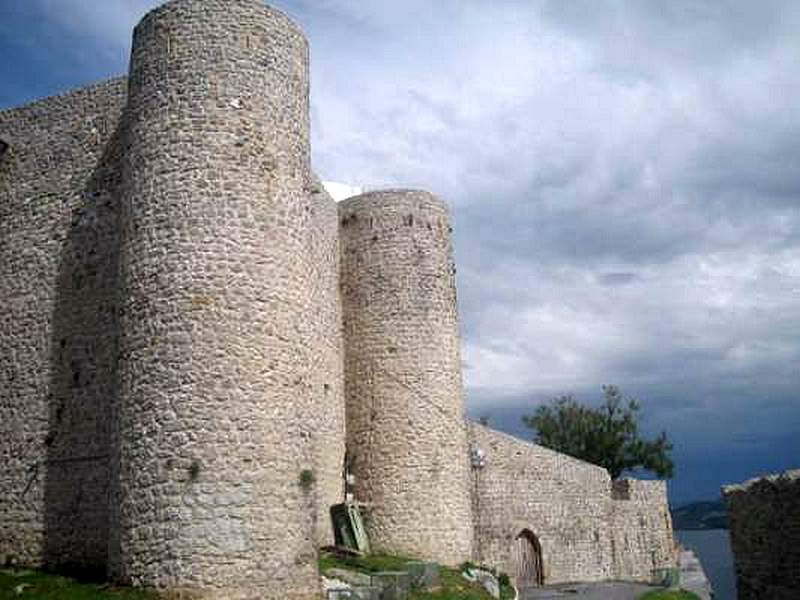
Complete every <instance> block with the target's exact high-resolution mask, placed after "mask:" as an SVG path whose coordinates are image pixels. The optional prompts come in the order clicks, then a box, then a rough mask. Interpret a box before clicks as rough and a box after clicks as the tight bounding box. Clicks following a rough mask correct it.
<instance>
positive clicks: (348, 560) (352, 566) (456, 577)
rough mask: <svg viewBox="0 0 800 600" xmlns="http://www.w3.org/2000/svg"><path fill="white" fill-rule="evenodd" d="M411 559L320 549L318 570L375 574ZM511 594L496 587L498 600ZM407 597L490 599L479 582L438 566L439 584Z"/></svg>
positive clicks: (505, 599)
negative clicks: (353, 554)
mask: <svg viewBox="0 0 800 600" xmlns="http://www.w3.org/2000/svg"><path fill="white" fill-rule="evenodd" d="M413 560H415V559H413V558H407V557H402V556H386V555H380V554H370V555H366V556H334V555H333V554H330V553H328V552H320V558H319V570H320V573H323V574H324V573H325V572H326V571H327V570H328V569H348V570H350V571H358V572H360V573H367V574H369V573H377V572H380V571H403V570H405V569H406V563H408V562H410V561H413ZM513 597H514V591H513V589H512V588H511V587H510V586H506V587H503V588H502V589H501V590H500V598H501V600H509V599H511V598H513ZM408 598H409V600H494V598H492V596H490V595H489V593H488V592H487V591H486V590H484V589H483V587H481V586H480V585H478V584H476V583H472V582H470V581H467V580H466V579H464V577H462V576H461V572H460V571H459V570H457V569H449V568H447V567H441V566H440V567H439V585H438V586H437V587H436V588H435V589H430V590H420V589H414V590H411V593H410V594H409V596H408Z"/></svg>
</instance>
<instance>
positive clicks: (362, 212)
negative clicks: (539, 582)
mask: <svg viewBox="0 0 800 600" xmlns="http://www.w3.org/2000/svg"><path fill="white" fill-rule="evenodd" d="M308 93H309V82H308V47H307V43H306V41H305V39H304V37H303V35H302V33H301V32H300V31H299V30H298V28H297V27H296V26H295V25H294V24H293V23H291V22H290V21H289V20H288V19H287V18H286V17H285V16H284V15H283V14H281V13H280V12H278V11H275V10H273V9H270V8H267V7H265V6H264V5H263V4H262V3H261V2H260V1H258V0H172V1H170V2H167V3H166V4H164V5H162V6H161V7H159V8H157V9H155V10H154V11H152V12H150V13H149V14H148V15H147V16H145V18H144V19H143V20H142V21H141V22H140V24H139V25H138V26H137V27H136V30H135V32H134V40H133V51H132V56H131V66H130V73H129V76H128V77H127V78H121V79H115V80H111V81H108V82H105V83H101V84H98V85H94V86H91V87H88V88H85V89H83V90H78V91H75V92H71V93H67V94H63V95H60V96H57V97H53V98H49V99H44V100H41V101H38V102H35V103H33V104H30V105H27V106H22V107H19V108H14V109H11V110H6V111H0V141H2V144H0V461H1V462H0V562H15V563H19V564H27V565H32V566H41V565H45V566H48V567H50V568H67V567H81V568H88V569H95V570H100V571H103V570H104V571H106V572H107V573H108V575H109V576H111V577H113V578H115V579H119V580H122V581H125V582H129V583H133V584H136V585H142V586H150V587H157V588H162V589H169V590H173V591H178V592H181V593H184V592H185V593H188V594H190V595H195V596H198V597H203V598H220V599H221V598H241V599H251V598H252V599H255V598H267V599H275V600H277V599H278V598H281V599H283V598H287V599H295V600H305V599H310V598H318V597H319V594H320V583H319V577H318V574H317V570H316V564H315V563H316V552H317V550H316V549H317V547H318V546H321V545H326V544H329V543H332V539H333V536H332V530H331V524H330V518H329V509H330V506H331V505H333V504H336V503H339V502H342V501H343V499H344V471H345V462H346V461H345V457H346V456H347V457H348V458H347V462H348V464H349V465H350V468H351V469H352V472H353V474H354V475H355V478H356V488H355V491H356V499H357V500H358V501H359V502H361V503H362V506H363V510H364V515H365V523H366V526H367V528H368V531H369V534H370V536H371V542H372V544H373V546H374V548H376V549H378V550H381V551H391V552H395V553H399V554H410V555H415V556H417V557H419V558H422V559H428V560H437V561H440V562H443V563H447V564H457V563H459V562H462V561H464V560H468V559H472V560H474V561H478V562H484V563H488V564H490V565H494V566H497V567H499V568H501V569H502V570H506V571H509V572H511V573H512V574H515V573H517V572H519V571H520V569H521V568H522V567H521V565H520V564H519V560H520V559H519V556H518V555H517V554H515V552H514V548H515V547H516V546H515V544H516V538H517V537H518V535H519V534H520V532H522V531H527V532H529V533H530V535H531V536H534V537H535V538H536V539H537V540H538V542H539V543H540V545H541V550H542V554H543V566H544V580H545V582H546V583H550V582H558V581H568V580H578V581H580V580H584V581H596V580H601V579H610V578H622V579H636V580H646V579H648V578H649V577H650V576H651V573H652V570H653V569H654V568H660V567H663V566H672V565H674V547H673V544H672V533H671V523H670V521H669V515H668V513H667V511H666V498H665V486H664V484H663V483H661V482H637V481H627V482H615V483H614V484H612V482H611V481H610V479H609V477H608V474H607V473H606V472H605V471H604V470H603V469H601V468H599V467H596V466H593V465H588V464H586V463H583V462H581V461H578V460H575V459H572V458H570V457H567V456H564V455H561V454H558V453H555V452H552V451H550V450H546V449H544V448H540V447H538V446H535V445H533V444H529V443H525V442H522V441H521V440H516V439H514V438H511V437H509V436H506V435H504V434H500V433H498V432H493V431H491V430H489V429H486V428H484V427H481V426H478V425H466V426H465V423H464V420H463V410H464V409H463V390H462V382H461V365H460V357H459V336H458V316H457V313H456V301H455V278H454V272H455V269H454V266H453V258H452V244H451V232H450V224H449V217H448V211H447V208H446V206H445V205H444V204H443V203H442V201H440V200H438V199H437V198H436V197H434V196H433V195H431V194H429V193H427V192H422V191H410V190H388V191H384V192H374V193H369V194H364V195H361V196H358V197H356V198H351V199H349V200H347V201H345V202H343V203H340V204H338V205H337V204H336V203H335V202H334V201H333V200H332V199H331V198H330V196H329V195H328V194H327V193H326V191H325V190H324V188H323V186H322V185H321V184H320V182H319V180H318V179H317V178H316V177H315V176H314V175H313V173H312V172H311V168H310V148H309V109H308ZM470 447H473V449H474V448H477V447H480V448H481V449H482V450H483V451H484V452H485V463H484V464H483V466H475V465H474V464H472V465H471V461H470V457H471V455H470V450H469V449H470ZM532 539H533V538H532ZM776 597H777V596H776Z"/></svg>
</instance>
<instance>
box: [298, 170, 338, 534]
mask: <svg viewBox="0 0 800 600" xmlns="http://www.w3.org/2000/svg"><path fill="white" fill-rule="evenodd" d="M311 210H312V225H313V229H312V248H311V252H312V257H313V260H312V261H311V262H312V267H313V273H314V278H313V281H314V288H313V290H312V291H313V305H314V308H313V309H312V312H311V314H310V315H309V317H310V318H312V319H314V321H313V323H314V327H315V329H314V339H315V340H316V348H317V350H316V352H315V353H314V355H313V356H312V369H313V374H314V375H313V377H314V380H313V386H312V400H311V405H310V408H311V412H310V414H309V415H308V416H307V418H306V419H305V423H306V426H307V427H309V428H310V435H311V441H312V448H313V464H314V477H315V479H316V482H315V489H316V538H317V544H318V545H320V546H326V545H331V544H333V543H334V536H333V528H332V525H331V516H330V507H331V505H333V504H339V503H341V502H342V501H344V455H345V401H344V338H343V335H342V301H341V295H340V294H339V267H340V252H339V212H338V210H339V209H338V207H337V205H336V202H335V201H334V200H333V199H332V198H331V197H330V195H328V193H327V192H326V191H325V189H324V188H323V187H322V183H321V182H320V181H319V180H318V179H316V178H315V181H314V189H313V190H312V194H311Z"/></svg>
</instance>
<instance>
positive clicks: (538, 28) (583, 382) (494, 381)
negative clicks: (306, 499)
mask: <svg viewBox="0 0 800 600" xmlns="http://www.w3.org/2000/svg"><path fill="white" fill-rule="evenodd" d="M156 3H157V2H156V1H155V0H102V2H101V1H99V0H98V1H96V2H91V1H88V0H26V1H25V2H21V1H17V0H0V56H2V69H0V108H5V107H10V106H14V105H17V104H19V103H22V102H25V101H28V100H32V99H35V98H38V97H41V96H45V95H50V94H54V93H57V92H60V91H64V90H66V89H69V88H74V87H78V86H82V85H84V84H87V83H90V82H93V81H97V80H101V79H104V78H107V77H111V76H114V75H117V74H120V73H123V72H124V71H125V69H126V65H127V53H128V49H129V48H128V47H129V38H130V30H131V28H132V27H133V25H134V24H135V22H136V21H137V20H138V18H140V17H141V15H142V14H143V13H144V12H145V11H146V10H147V9H148V8H150V7H152V6H153V5H155V4H156ZM275 5H276V6H278V7H279V8H282V9H283V10H285V11H286V12H288V13H289V14H290V15H291V16H293V17H294V18H295V20H296V21H298V22H299V23H300V24H301V25H302V26H303V28H304V29H305V31H306V32H307V35H308V37H309V39H310V42H311V48H312V71H313V73H312V74H313V82H312V111H313V115H312V116H313V126H314V131H313V141H314V151H313V157H314V161H315V168H316V170H317V172H318V173H319V174H320V175H321V176H322V177H323V178H324V179H329V180H335V181H341V182H347V183H349V184H353V185H358V186H364V187H367V188H372V187H381V186H396V185H401V186H412V187H424V188H426V189H430V190H432V191H434V192H436V193H438V194H440V195H441V196H443V197H444V198H446V199H447V200H448V201H449V202H450V203H451V205H452V207H453V216H454V222H455V244H456V255H457V261H458V285H459V301H460V308H461V317H462V329H463V359H464V363H465V372H464V374H465V383H466V388H467V405H468V410H469V412H470V413H471V414H472V415H474V416H480V415H484V414H488V415H490V417H491V420H492V423H493V424H494V426H496V427H498V428H501V429H505V430H507V431H510V432H512V433H516V434H519V435H529V434H528V432H526V431H525V429H524V427H522V425H521V423H520V415H521V414H523V413H524V412H526V411H530V410H532V409H533V407H535V406H536V405H537V404H540V403H542V402H545V401H547V400H548V399H549V398H552V397H554V396H557V395H561V394H573V395H575V396H576V397H577V398H578V399H580V400H583V401H586V402H595V401H598V400H599V399H600V396H601V390H600V386H601V385H602V384H604V383H615V384H617V385H619V386H621V387H622V388H623V390H624V391H625V392H628V393H630V394H631V395H634V396H636V397H638V398H639V399H640V400H641V401H642V404H643V413H644V415H643V416H644V424H645V428H646V430H647V431H650V432H654V431H657V430H661V429H666V430H667V432H668V433H669V435H670V437H671V438H672V440H673V441H674V443H675V458H676V460H677V476H676V478H675V479H674V480H673V482H672V483H671V495H672V498H673V500H674V501H676V502H678V503H680V502H684V501H687V500H693V499H699V498H711V497H714V496H716V495H717V493H718V489H719V485H720V483H725V482H733V481H738V480H741V479H745V478H747V477H751V476H754V475H756V474H759V473H763V472H769V471H776V470H782V469H785V468H788V467H792V466H793V467H800V391H799V390H800V103H798V101H797V98H798V97H800V68H798V67H800V36H798V35H797V32H798V31H800V3H797V2H794V1H793V0H787V1H785V2H777V1H770V0H761V1H760V2H752V1H749V0H747V1H744V0H743V1H734V0H728V1H725V0H713V1H712V0H708V1H703V0H693V1H684V0H670V2H660V1H657V0H652V1H646V0H638V1H636V0H630V1H625V0H569V1H564V0H437V1H436V2H431V1H430V0H405V1H404V2H396V1H395V0H374V1H373V0H366V1H365V0H276V2H275Z"/></svg>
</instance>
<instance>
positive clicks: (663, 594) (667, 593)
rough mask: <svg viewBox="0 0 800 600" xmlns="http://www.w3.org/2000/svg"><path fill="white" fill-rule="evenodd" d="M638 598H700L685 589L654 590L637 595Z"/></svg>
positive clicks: (651, 599) (691, 599) (678, 599)
mask: <svg viewBox="0 0 800 600" xmlns="http://www.w3.org/2000/svg"><path fill="white" fill-rule="evenodd" d="M638 600H700V598H698V597H697V596H696V595H694V594H693V593H691V592H687V591H685V590H663V591H662V590H656V591H655V592H647V593H646V594H645V595H643V596H639V598H638Z"/></svg>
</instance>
